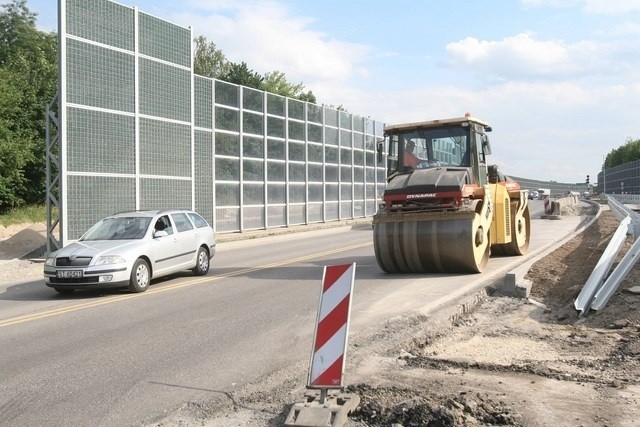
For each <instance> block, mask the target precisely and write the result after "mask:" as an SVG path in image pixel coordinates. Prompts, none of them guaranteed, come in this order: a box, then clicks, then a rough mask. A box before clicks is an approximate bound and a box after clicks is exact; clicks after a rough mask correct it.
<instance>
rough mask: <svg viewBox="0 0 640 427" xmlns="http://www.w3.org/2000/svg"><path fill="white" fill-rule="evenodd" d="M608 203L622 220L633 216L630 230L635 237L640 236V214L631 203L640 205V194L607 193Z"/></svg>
mask: <svg viewBox="0 0 640 427" xmlns="http://www.w3.org/2000/svg"><path fill="white" fill-rule="evenodd" d="M606 197H607V203H609V207H611V210H612V211H613V213H614V215H616V218H618V219H620V220H622V219H623V218H625V217H627V216H628V217H629V218H631V226H630V227H629V231H630V232H631V234H632V235H633V238H634V239H637V238H638V237H640V214H638V213H637V212H636V211H634V210H633V209H631V208H630V207H629V206H626V205H629V204H638V205H640V195H634V194H607V195H606Z"/></svg>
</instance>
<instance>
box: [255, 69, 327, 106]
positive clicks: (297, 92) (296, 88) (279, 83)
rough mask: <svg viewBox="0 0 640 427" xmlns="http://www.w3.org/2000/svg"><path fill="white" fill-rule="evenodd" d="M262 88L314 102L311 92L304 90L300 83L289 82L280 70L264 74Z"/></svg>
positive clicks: (314, 98)
mask: <svg viewBox="0 0 640 427" xmlns="http://www.w3.org/2000/svg"><path fill="white" fill-rule="evenodd" d="M262 87H263V90H264V91H266V92H270V93H275V94H277V95H282V96H286V97H289V98H296V99H299V100H301V101H306V102H311V103H314V104H315V103H316V97H315V95H314V94H313V92H311V91H308V92H304V85H303V84H302V83H298V84H295V83H289V82H288V81H287V77H286V76H285V74H284V73H283V72H282V71H273V72H271V73H266V74H265V75H264V81H263V83H262Z"/></svg>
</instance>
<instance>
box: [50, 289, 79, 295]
mask: <svg viewBox="0 0 640 427" xmlns="http://www.w3.org/2000/svg"><path fill="white" fill-rule="evenodd" d="M53 289H55V290H56V292H57V293H59V294H62V295H66V294H70V293H72V292H73V291H75V289H69V288H53Z"/></svg>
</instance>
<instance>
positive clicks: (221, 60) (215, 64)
mask: <svg viewBox="0 0 640 427" xmlns="http://www.w3.org/2000/svg"><path fill="white" fill-rule="evenodd" d="M194 43H195V51H194V53H193V72H194V73H195V74H198V75H200V76H205V77H210V78H212V79H217V78H219V77H220V76H221V75H224V74H226V73H228V71H229V61H227V58H226V57H225V56H224V53H222V51H221V50H220V49H218V48H217V47H216V44H215V43H213V42H208V41H207V38H206V37H205V36H198V37H196V38H195V39H194Z"/></svg>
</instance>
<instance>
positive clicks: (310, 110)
mask: <svg viewBox="0 0 640 427" xmlns="http://www.w3.org/2000/svg"><path fill="white" fill-rule="evenodd" d="M307 120H308V121H310V122H313V123H319V124H322V106H319V105H314V104H307Z"/></svg>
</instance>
